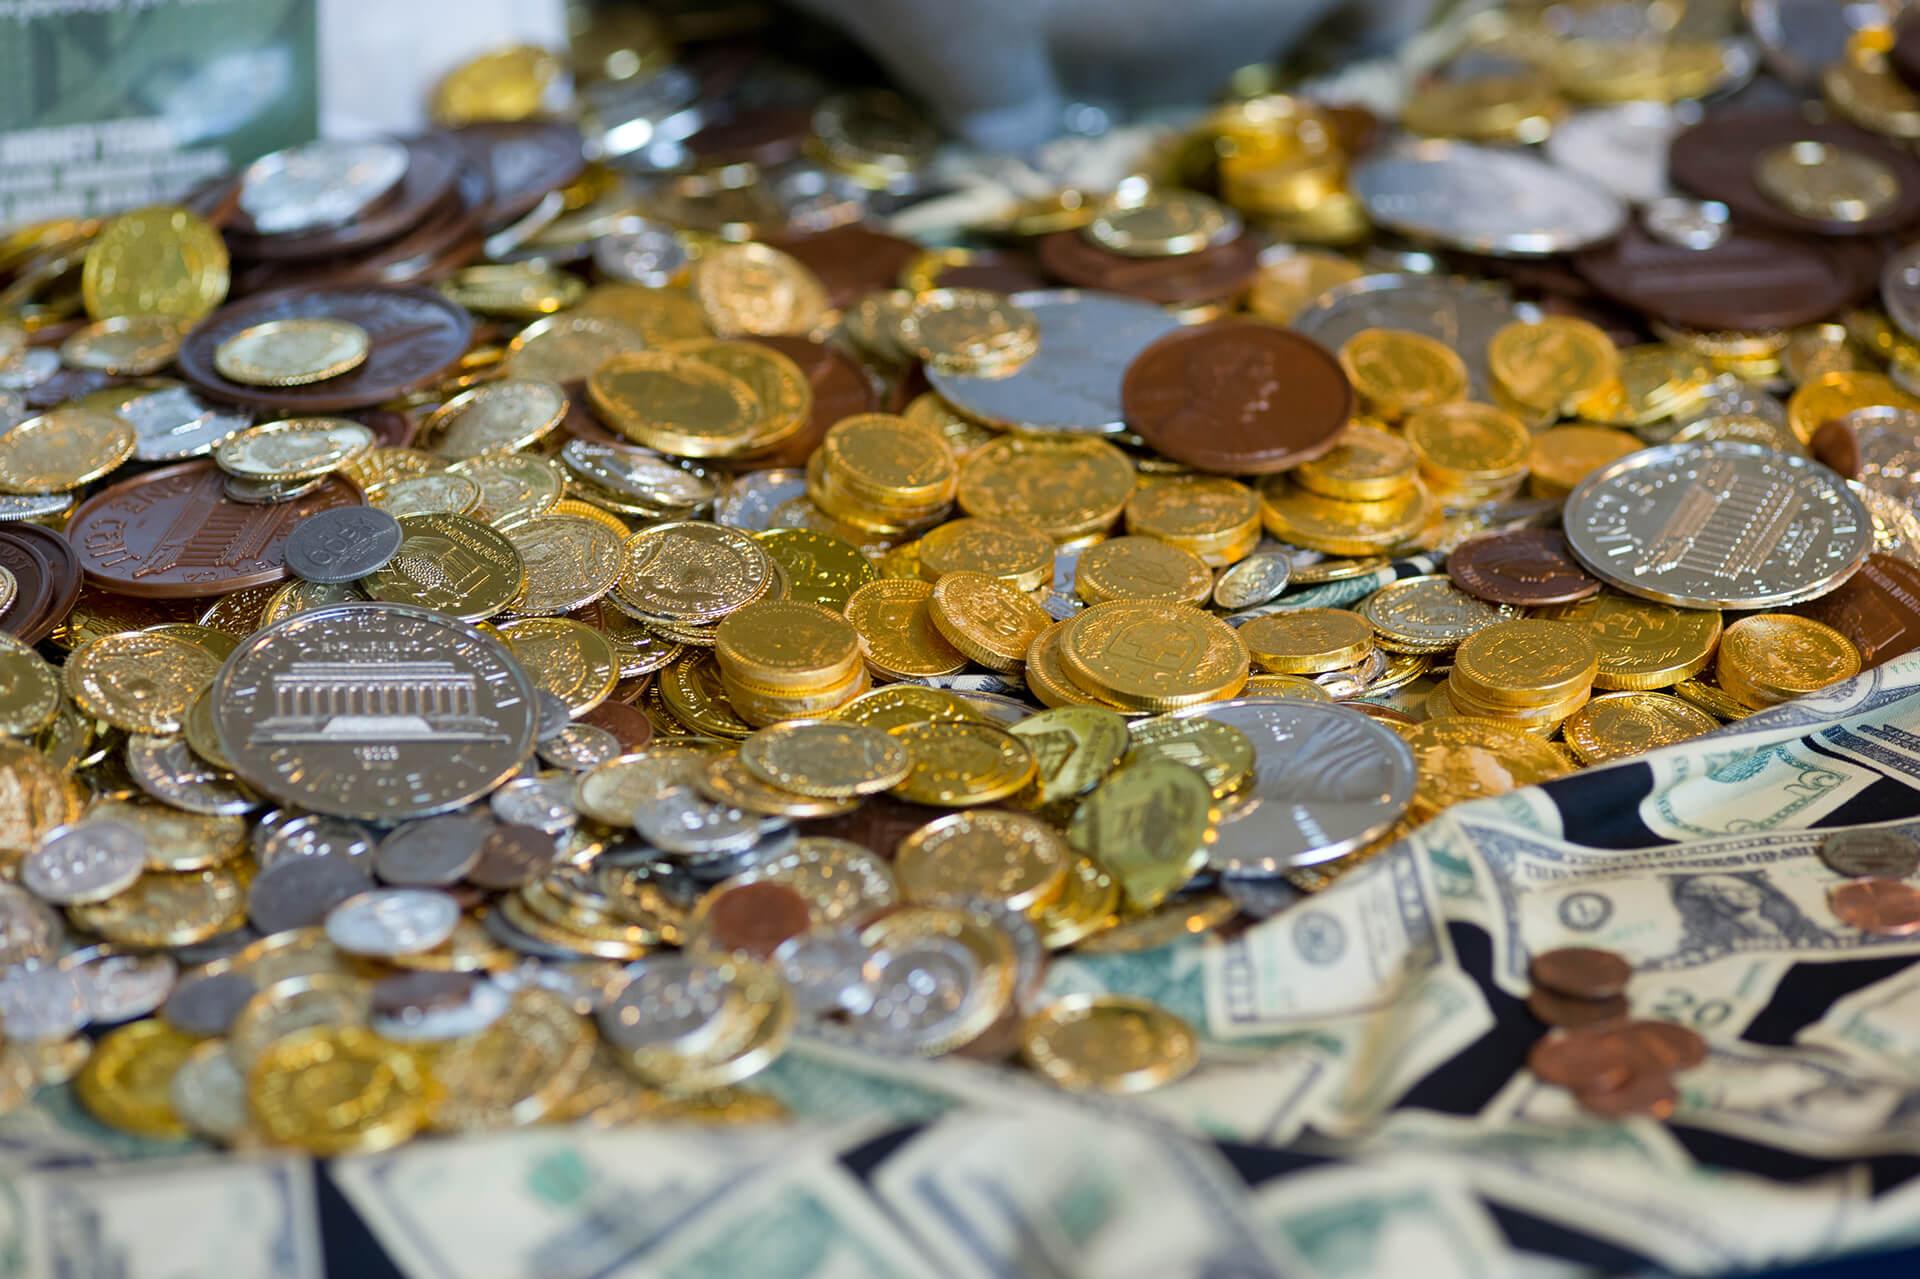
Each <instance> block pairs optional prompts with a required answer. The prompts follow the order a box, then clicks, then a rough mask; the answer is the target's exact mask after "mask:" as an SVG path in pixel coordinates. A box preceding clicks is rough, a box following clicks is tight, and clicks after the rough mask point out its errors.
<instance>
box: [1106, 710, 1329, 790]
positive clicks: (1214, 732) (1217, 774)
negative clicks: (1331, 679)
mask: <svg viewBox="0 0 1920 1279" xmlns="http://www.w3.org/2000/svg"><path fill="white" fill-rule="evenodd" d="M1308 687H1309V688H1315V689H1317V688H1319V687H1320V686H1319V685H1318V684H1312V683H1308ZM1329 700H1330V699H1329ZM1127 734H1128V737H1129V738H1130V740H1131V741H1132V743H1133V745H1132V749H1131V750H1130V751H1129V752H1128V754H1127V764H1128V765H1129V766H1131V765H1134V764H1145V763H1151V762H1154V761H1156V760H1157V761H1161V762H1165V763H1171V764H1180V765H1182V766H1184V767H1186V768H1190V769H1192V770H1193V771H1194V772H1195V773H1197V774H1199V776H1200V779H1201V780H1202V781H1204V782H1206V784H1207V788H1208V789H1209V790H1211V791H1212V792H1213V797H1214V798H1215V799H1224V798H1226V797H1227V796H1228V795H1230V794H1232V793H1233V792H1234V791H1236V790H1238V789H1239V788H1240V784H1241V783H1242V782H1244V781H1246V780H1247V779H1248V778H1249V777H1251V776H1253V765H1254V752H1253V743H1252V742H1251V741H1249V740H1248V738H1247V735H1246V734H1245V733H1243V732H1241V731H1240V730H1239V729H1237V728H1235V727H1234V726H1233V725H1231V724H1223V723H1221V722H1220V721H1219V720H1212V719H1206V718H1204V717H1201V716H1197V715H1196V716H1192V717H1174V716H1169V715H1156V716H1153V717H1152V718H1151V719H1137V720H1135V721H1133V723H1131V724H1129V725H1127Z"/></svg>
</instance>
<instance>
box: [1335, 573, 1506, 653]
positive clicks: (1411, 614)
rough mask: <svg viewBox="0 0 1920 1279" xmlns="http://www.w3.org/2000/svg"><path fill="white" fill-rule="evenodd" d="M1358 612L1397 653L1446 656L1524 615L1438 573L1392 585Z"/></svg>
mask: <svg viewBox="0 0 1920 1279" xmlns="http://www.w3.org/2000/svg"><path fill="white" fill-rule="evenodd" d="M1355 611H1356V612H1358V613H1359V614H1360V616H1362V617H1364V618H1366V619H1367V621H1368V622H1369V623H1371V624H1372V626H1373V630H1374V634H1375V635H1376V636H1377V637H1378V638H1379V641H1380V646H1381V647H1382V648H1385V649H1388V650H1390V651H1392V652H1396V653H1437V652H1441V651H1443V650H1445V649H1450V648H1453V647H1456V646H1457V645H1458V644H1460V643H1461V641H1463V640H1465V639H1466V638H1467V637H1468V636H1470V635H1473V634H1475V633H1476V632H1478V631H1483V630H1485V629H1486V628H1487V627H1489V626H1492V625H1493V624H1494V623H1496V622H1504V621H1508V620H1510V619H1512V618H1516V617H1518V616H1520V610H1519V609H1517V608H1514V607H1513V606H1512V605H1510V604H1489V603H1487V602H1486V601H1485V600H1481V599H1476V598H1474V597H1473V596H1471V595H1469V594H1467V593H1466V592H1465V591H1463V590H1461V589H1460V588H1459V587H1457V586H1455V585H1454V584H1453V583H1452V582H1451V581H1450V580H1448V579H1447V578H1446V577H1445V576H1444V575H1443V574H1438V573H1429V574H1425V575H1422V576H1420V577H1403V578H1401V579H1400V580H1399V581H1397V582H1390V583H1388V584H1387V585H1386V586H1383V587H1381V588H1380V589H1379V590H1377V591H1375V592H1374V593H1373V594H1371V595H1369V596H1367V598H1366V599H1364V600H1362V601H1361V602H1360V606H1359V607H1358V608H1357V609H1356V610H1355Z"/></svg>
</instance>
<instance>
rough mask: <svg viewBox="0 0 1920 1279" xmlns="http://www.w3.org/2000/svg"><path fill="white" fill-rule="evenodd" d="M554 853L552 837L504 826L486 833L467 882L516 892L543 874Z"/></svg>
mask: <svg viewBox="0 0 1920 1279" xmlns="http://www.w3.org/2000/svg"><path fill="white" fill-rule="evenodd" d="M555 852H556V846H555V844H554V839H553V836H551V835H549V834H547V833H546V832H545V831H542V830H535V829H534V828H533V827H531V826H510V825H506V824H504V823H503V824H501V825H499V826H495V827H494V828H493V829H492V830H490V831H488V832H487V838H486V840H485V842H483V843H482V844H481V845H480V860H479V861H477V862H475V863H474V865H473V869H472V870H470V871H468V872H467V880H468V882H469V883H473V884H478V885H479V886H480V887H482V888H519V887H521V886H522V885H524V884H528V883H531V882H532V881H534V880H536V879H538V878H539V877H540V876H541V875H543V874H545V873H546V872H547V870H548V869H549V868H550V867H552V865H553V859H554V855H555Z"/></svg>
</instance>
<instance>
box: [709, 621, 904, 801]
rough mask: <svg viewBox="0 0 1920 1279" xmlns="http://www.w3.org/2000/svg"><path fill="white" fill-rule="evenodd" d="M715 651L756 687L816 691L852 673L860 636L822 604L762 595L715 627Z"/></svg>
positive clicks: (723, 664) (732, 671)
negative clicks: (762, 596) (770, 598)
mask: <svg viewBox="0 0 1920 1279" xmlns="http://www.w3.org/2000/svg"><path fill="white" fill-rule="evenodd" d="M714 656H715V657H717V658H718V659H719V661H720V665H721V668H722V669H723V670H725V671H726V672H727V674H728V675H729V676H731V677H732V678H734V679H737V680H739V681H740V682H742V683H743V684H747V685H751V686H754V687H755V688H757V689H758V690H760V691H764V692H768V693H783V692H791V693H815V692H819V691H821V690H822V689H826V688H829V687H832V686H834V685H837V684H840V683H843V682H845V680H846V678H847V677H848V676H849V675H851V674H852V673H853V671H854V670H855V668H856V667H857V666H858V665H859V662H860V636H859V634H858V633H857V632H856V631H855V630H854V628H853V626H852V624H851V623H849V622H848V621H847V619H846V618H844V617H842V616H841V615H840V614H838V613H836V612H834V611H833V610H832V609H830V608H827V607H826V606H824V605H821V604H807V603H803V602H801V601H799V600H761V601H760V602H758V603H755V604H748V605H746V606H745V607H744V608H741V609H738V610H736V611H735V612H732V613H729V614H728V615H727V616H726V617H725V618H724V619H723V620H722V621H721V623H720V625H719V626H718V627H716V628H715V629H714ZM883 789H884V788H883Z"/></svg>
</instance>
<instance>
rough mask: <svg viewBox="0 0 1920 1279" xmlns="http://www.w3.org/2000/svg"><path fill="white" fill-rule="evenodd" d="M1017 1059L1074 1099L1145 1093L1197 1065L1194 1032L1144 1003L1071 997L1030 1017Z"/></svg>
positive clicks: (1128, 998)
mask: <svg viewBox="0 0 1920 1279" xmlns="http://www.w3.org/2000/svg"><path fill="white" fill-rule="evenodd" d="M1020 1055H1021V1057H1022V1058H1023V1059H1025V1061H1026V1063H1027V1064H1028V1065H1029V1066H1031V1067H1032V1068H1033V1069H1034V1070H1036V1071H1038V1072H1039V1073H1041V1074H1042V1075H1045V1076H1046V1077H1047V1078H1048V1079H1050V1080H1052V1081H1053V1082H1054V1083H1056V1084H1058V1085H1059V1086H1060V1087H1062V1088H1066V1089H1069V1090H1071V1091H1073V1092H1104V1093H1140V1092H1149V1091H1151V1090H1152V1089H1155V1088H1159V1087H1161V1086H1163V1085H1165V1084H1170V1083H1172V1082H1174V1081H1175V1080H1177V1079H1180V1078H1182V1077H1183V1076H1185V1075H1187V1074H1188V1073H1189V1072H1191V1071H1192V1070H1193V1068H1194V1067H1195V1066H1196V1065H1198V1064H1199V1061H1200V1046H1199V1039H1198V1037H1197V1036H1196V1035H1195V1034H1194V1033H1193V1029H1192V1027H1190V1026H1188V1025H1187V1023H1186V1022H1184V1021H1182V1020H1180V1018H1178V1017H1176V1016H1174V1015H1173V1014H1172V1013H1170V1012H1168V1011H1167V1010H1166V1009H1164V1008H1162V1007H1160V1005H1158V1004H1156V1003H1154V1002H1153V1001H1152V1000H1149V999H1137V998H1134V997H1133V996H1130V995H1068V996H1067V997H1066V998H1065V999H1060V1000H1056V1001H1055V1002H1053V1003H1051V1004H1049V1005H1047V1006H1046V1007H1045V1008H1043V1009H1041V1010H1040V1011H1039V1012H1037V1013H1035V1014H1033V1015H1032V1016H1031V1017H1029V1018H1027V1020H1026V1024H1025V1025H1023V1026H1022V1027H1021V1029H1020Z"/></svg>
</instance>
